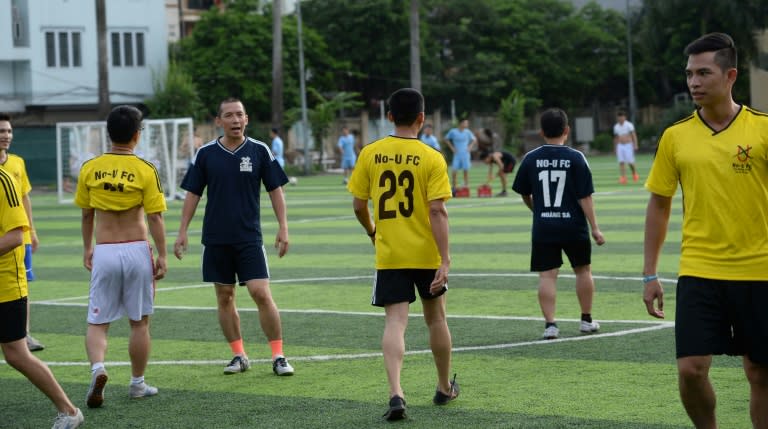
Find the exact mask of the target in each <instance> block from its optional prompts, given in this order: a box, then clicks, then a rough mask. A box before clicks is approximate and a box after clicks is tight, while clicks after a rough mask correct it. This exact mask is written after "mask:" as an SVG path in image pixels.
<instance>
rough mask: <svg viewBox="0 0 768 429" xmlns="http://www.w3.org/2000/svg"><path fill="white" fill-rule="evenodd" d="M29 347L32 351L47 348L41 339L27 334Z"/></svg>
mask: <svg viewBox="0 0 768 429" xmlns="http://www.w3.org/2000/svg"><path fill="white" fill-rule="evenodd" d="M27 348H28V349H29V351H31V352H39V351H40V350H43V349H45V346H44V345H43V344H42V343H41V342H40V341H37V340H36V339H35V338H34V337H33V336H32V335H29V334H27Z"/></svg>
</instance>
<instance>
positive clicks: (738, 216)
mask: <svg viewBox="0 0 768 429" xmlns="http://www.w3.org/2000/svg"><path fill="white" fill-rule="evenodd" d="M678 183H679V184H680V188H681V189H682V193H683V230H682V233H683V239H682V248H681V255H680V275H690V276H697V277H703V278H709V279H719V280H766V279H768V115H766V114H765V113H760V112H757V111H755V110H752V109H750V108H748V107H746V106H742V108H741V110H740V111H739V113H738V115H737V116H736V117H735V118H734V120H733V122H731V124H730V125H728V127H726V128H725V129H723V130H722V131H720V132H714V131H713V130H712V129H711V128H710V127H709V126H708V125H707V124H706V123H705V122H704V121H703V120H702V119H701V117H700V116H699V114H698V112H694V114H693V115H691V116H689V117H688V118H686V119H683V120H681V121H679V122H677V123H675V124H674V125H672V126H670V127H669V128H667V129H666V130H665V131H664V133H663V134H662V136H661V139H660V140H659V147H658V150H657V153H656V159H655V160H654V162H653V166H652V168H651V172H650V174H649V175H648V180H647V182H646V184H645V187H646V188H647V189H648V190H649V191H651V192H653V193H655V194H658V195H662V196H667V197H671V196H673V195H674V194H675V191H676V190H677V185H678Z"/></svg>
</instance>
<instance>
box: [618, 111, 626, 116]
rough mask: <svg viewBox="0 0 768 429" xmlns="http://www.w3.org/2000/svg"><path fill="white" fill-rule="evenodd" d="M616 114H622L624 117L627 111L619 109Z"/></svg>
mask: <svg viewBox="0 0 768 429" xmlns="http://www.w3.org/2000/svg"><path fill="white" fill-rule="evenodd" d="M616 116H624V117H626V116H627V112H625V111H624V110H619V111H618V112H616Z"/></svg>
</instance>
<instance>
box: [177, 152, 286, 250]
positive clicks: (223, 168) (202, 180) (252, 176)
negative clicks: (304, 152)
mask: <svg viewBox="0 0 768 429" xmlns="http://www.w3.org/2000/svg"><path fill="white" fill-rule="evenodd" d="M262 183H264V189H266V190H267V192H269V191H272V190H274V189H276V188H278V187H280V186H283V185H285V184H286V183H288V177H287V176H286V175H285V172H284V171H283V169H282V168H281V167H280V164H278V163H277V160H276V159H275V157H274V156H272V151H270V149H269V147H268V146H267V145H266V144H265V143H263V142H260V141H258V140H254V139H252V138H250V137H247V138H246V139H245V140H244V141H243V144H241V145H240V146H238V147H237V148H236V149H235V150H233V151H230V150H229V149H227V148H226V147H224V146H223V145H222V144H221V142H219V140H218V139H217V140H213V141H211V142H210V143H208V144H206V145H204V146H202V147H201V148H200V149H199V150H198V151H197V154H196V155H195V157H194V159H193V160H192V164H191V165H190V167H189V169H188V170H187V174H186V175H185V176H184V180H183V181H182V182H181V188H182V189H184V190H186V191H188V192H192V193H193V194H195V195H200V196H202V195H203V190H205V188H206V187H207V188H208V191H207V192H206V197H207V202H206V204H205V217H204V218H203V239H202V243H203V244H205V245H214V244H235V243H245V242H256V243H259V244H261V243H262V239H261V221H260V216H259V210H260V207H259V206H260V204H259V193H260V189H261V184H262Z"/></svg>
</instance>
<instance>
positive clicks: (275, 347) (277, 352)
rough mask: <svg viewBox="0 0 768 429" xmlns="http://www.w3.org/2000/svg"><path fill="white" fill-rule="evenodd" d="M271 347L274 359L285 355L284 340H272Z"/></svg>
mask: <svg viewBox="0 0 768 429" xmlns="http://www.w3.org/2000/svg"><path fill="white" fill-rule="evenodd" d="M269 347H270V348H271V349H272V360H275V358H276V357H278V356H285V355H284V354H283V340H274V341H270V342H269Z"/></svg>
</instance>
